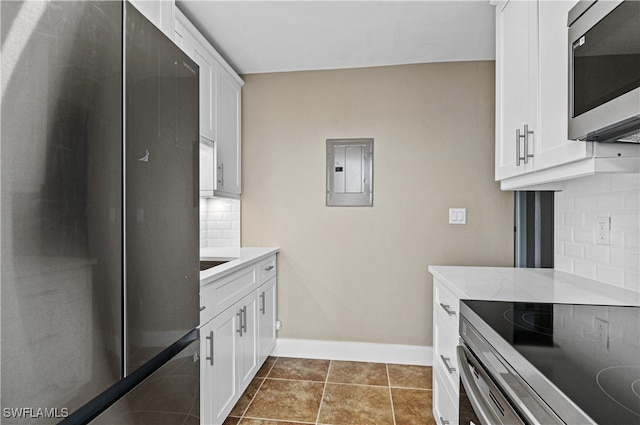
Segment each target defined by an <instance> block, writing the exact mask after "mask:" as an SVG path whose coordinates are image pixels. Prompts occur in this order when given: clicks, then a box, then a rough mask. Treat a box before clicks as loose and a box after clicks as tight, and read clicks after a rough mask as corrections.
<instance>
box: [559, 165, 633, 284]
mask: <svg viewBox="0 0 640 425" xmlns="http://www.w3.org/2000/svg"><path fill="white" fill-rule="evenodd" d="M554 217H555V249H556V250H555V267H556V268H557V269H559V270H563V271H567V272H569V273H575V274H578V275H580V276H585V277H588V278H593V279H597V280H600V281H602V282H606V283H610V284H614V285H618V286H624V287H626V288H629V289H633V290H636V291H640V277H639V274H640V175H639V174H613V173H612V174H598V175H595V176H590V177H585V178H580V179H575V180H570V181H567V182H565V184H564V189H563V191H561V192H556V194H555V211H554ZM597 217H610V218H611V229H610V235H609V236H610V237H609V245H596V218H597Z"/></svg>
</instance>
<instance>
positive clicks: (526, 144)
mask: <svg viewBox="0 0 640 425" xmlns="http://www.w3.org/2000/svg"><path fill="white" fill-rule="evenodd" d="M530 134H533V131H529V125H528V124H525V125H524V134H521V133H520V129H519V128H518V129H516V166H519V165H520V160H524V163H525V164H528V163H529V158H533V154H532V153H529V135H530ZM520 139H524V155H522V154H521V153H520Z"/></svg>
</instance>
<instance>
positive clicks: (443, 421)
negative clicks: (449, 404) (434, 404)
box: [440, 416, 451, 425]
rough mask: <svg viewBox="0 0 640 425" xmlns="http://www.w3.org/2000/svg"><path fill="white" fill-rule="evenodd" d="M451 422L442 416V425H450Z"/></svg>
mask: <svg viewBox="0 0 640 425" xmlns="http://www.w3.org/2000/svg"><path fill="white" fill-rule="evenodd" d="M450 423H451V422H449V421H448V420H446V419H445V418H443V417H442V416H440V425H449V424H450Z"/></svg>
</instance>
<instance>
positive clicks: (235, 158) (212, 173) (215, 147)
mask: <svg viewBox="0 0 640 425" xmlns="http://www.w3.org/2000/svg"><path fill="white" fill-rule="evenodd" d="M173 39H174V42H175V43H176V44H177V45H178V46H180V48H182V50H183V51H184V52H185V53H187V54H188V55H189V56H190V57H191V59H193V60H194V61H195V62H196V63H197V64H198V66H199V67H200V136H201V151H200V152H201V161H200V172H201V175H200V189H201V190H200V196H214V195H215V196H226V197H236V198H237V197H239V196H240V193H241V180H240V176H241V172H242V167H241V155H240V154H241V134H240V126H241V109H240V108H241V94H242V85H243V84H244V82H243V81H242V79H241V78H240V77H239V76H238V75H237V74H236V73H235V72H234V71H233V69H232V68H231V67H230V66H229V65H228V64H227V63H226V62H225V61H224V59H223V58H222V56H220V55H219V54H218V52H216V51H215V49H214V48H213V46H211V44H209V42H208V41H207V40H206V39H205V38H204V36H203V35H202V34H201V33H200V32H199V31H198V30H197V28H196V27H195V26H194V25H193V24H192V23H191V22H190V21H189V20H188V19H187V17H186V16H185V15H184V14H183V13H182V12H180V10H178V9H177V8H176V10H175V29H174V37H173ZM203 139H206V140H203ZM207 140H208V141H210V142H211V144H208V143H207V142H206V141H207ZM203 149H204V150H203Z"/></svg>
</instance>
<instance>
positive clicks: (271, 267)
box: [264, 266, 276, 271]
mask: <svg viewBox="0 0 640 425" xmlns="http://www.w3.org/2000/svg"><path fill="white" fill-rule="evenodd" d="M275 268H276V266H268V267H265V268H264V269H265V271H271V270H273V269H275Z"/></svg>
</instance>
